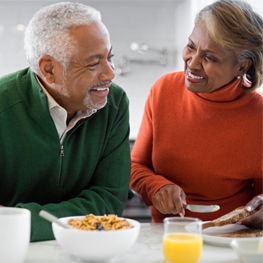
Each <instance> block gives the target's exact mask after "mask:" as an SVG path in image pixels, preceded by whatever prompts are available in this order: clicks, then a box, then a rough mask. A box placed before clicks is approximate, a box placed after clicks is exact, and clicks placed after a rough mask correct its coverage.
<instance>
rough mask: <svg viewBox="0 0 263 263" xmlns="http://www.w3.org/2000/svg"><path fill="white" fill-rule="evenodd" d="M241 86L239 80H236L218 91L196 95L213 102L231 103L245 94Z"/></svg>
mask: <svg viewBox="0 0 263 263" xmlns="http://www.w3.org/2000/svg"><path fill="white" fill-rule="evenodd" d="M241 86H242V83H241V79H237V78H236V79H234V80H233V81H231V82H230V83H228V84H227V85H226V86H224V87H222V88H220V89H217V90H215V91H212V92H209V93H197V94H196V95H198V96H199V97H201V98H203V99H205V100H209V101H213V102H231V101H234V100H236V99H237V98H239V97H240V96H242V95H243V94H244V93H246V91H244V90H242V88H241Z"/></svg>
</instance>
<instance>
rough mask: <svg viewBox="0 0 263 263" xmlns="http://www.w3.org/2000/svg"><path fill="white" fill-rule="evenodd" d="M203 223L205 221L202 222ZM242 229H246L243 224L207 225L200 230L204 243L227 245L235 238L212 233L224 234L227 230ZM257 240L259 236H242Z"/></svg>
mask: <svg viewBox="0 0 263 263" xmlns="http://www.w3.org/2000/svg"><path fill="white" fill-rule="evenodd" d="M204 223H205V222H204ZM242 229H248V228H247V227H245V226H243V225H234V224H230V225H225V226H220V227H208V228H206V229H204V230H203V231H202V233H203V240H204V243H206V244H209V245H214V246H224V247H229V246H230V243H231V241H232V240H234V239H237V238H232V237H216V236H214V235H218V234H226V233H229V232H234V231H239V230H242ZM246 239H247V240H257V239H260V237H244V238H243V237H242V240H246Z"/></svg>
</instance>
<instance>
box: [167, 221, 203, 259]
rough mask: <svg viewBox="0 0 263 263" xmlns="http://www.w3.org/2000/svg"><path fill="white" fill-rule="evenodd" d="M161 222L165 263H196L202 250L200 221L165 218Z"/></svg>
mask: <svg viewBox="0 0 263 263" xmlns="http://www.w3.org/2000/svg"><path fill="white" fill-rule="evenodd" d="M163 222H164V235H163V254H164V257H165V259H166V261H167V262H172V263H196V262H198V260H199V259H200V257H201V253H202V248H203V239H202V221H201V220H200V219H198V218H192V217H184V218H181V217H167V218H165V219H164V221H163Z"/></svg>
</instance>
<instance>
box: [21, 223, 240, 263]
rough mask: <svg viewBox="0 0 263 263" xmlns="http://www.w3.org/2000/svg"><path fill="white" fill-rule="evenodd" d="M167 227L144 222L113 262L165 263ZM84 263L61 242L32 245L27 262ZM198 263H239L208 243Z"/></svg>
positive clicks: (231, 254)
mask: <svg viewBox="0 0 263 263" xmlns="http://www.w3.org/2000/svg"><path fill="white" fill-rule="evenodd" d="M162 235H163V224H154V223H142V224H141V231H140V235H139V237H138V239H137V241H136V243H135V244H134V245H133V247H131V248H130V249H129V250H128V251H126V252H125V253H124V254H122V255H119V256H117V257H115V258H113V259H112V260H111V261H110V263H129V262H133V263H165V262H166V261H165V259H164V257H163V254H162ZM69 262H70V263H80V262H83V261H80V260H78V259H77V258H75V257H73V256H71V255H69V254H68V253H67V252H66V251H65V250H64V249H63V248H62V247H61V246H60V245H59V244H58V243H57V241H55V240H53V241H43V242H34V243H30V245H29V249H28V253H27V257H26V260H25V262H24V263H69ZM198 263H239V260H238V257H237V255H236V254H235V253H234V251H233V250H232V249H231V248H228V247H218V246H211V245H207V244H204V247H203V252H202V256H201V259H200V260H199V262H198Z"/></svg>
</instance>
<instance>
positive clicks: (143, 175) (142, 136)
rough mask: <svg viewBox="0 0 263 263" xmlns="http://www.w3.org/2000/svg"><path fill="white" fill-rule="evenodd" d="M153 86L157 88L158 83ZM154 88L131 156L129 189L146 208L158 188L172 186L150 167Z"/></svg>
mask: <svg viewBox="0 0 263 263" xmlns="http://www.w3.org/2000/svg"><path fill="white" fill-rule="evenodd" d="M155 86H156V87H157V86H158V82H157V83H156V84H155ZM155 86H153V88H152V89H151V92H150V94H149V96H148V98H147V101H146V104H145V109H144V115H143V119H142V123H141V127H140V130H139V134H138V137H137V138H136V141H135V144H134V147H133V150H132V154H131V162H132V166H131V180H130V187H131V188H132V189H133V190H134V191H135V192H137V193H138V194H139V195H140V196H141V198H142V200H143V202H144V203H145V204H146V205H148V206H151V205H152V202H153V197H154V195H155V194H156V192H157V191H158V190H159V189H160V188H162V187H163V186H165V185H168V184H174V183H172V182H171V181H169V180H167V179H166V178H164V177H163V176H162V175H161V174H156V173H155V171H154V167H153V165H152V151H153V140H154V139H155V138H154V121H153V115H154V112H153V110H154V109H153V107H152V105H153V89H154V88H155Z"/></svg>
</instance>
